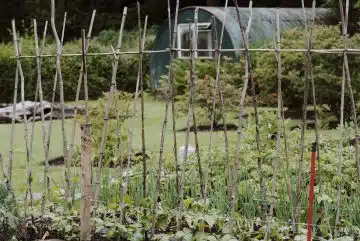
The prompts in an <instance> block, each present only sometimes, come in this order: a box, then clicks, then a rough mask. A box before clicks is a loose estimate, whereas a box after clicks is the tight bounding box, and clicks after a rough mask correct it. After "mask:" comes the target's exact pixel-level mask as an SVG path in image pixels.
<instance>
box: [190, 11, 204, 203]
mask: <svg viewBox="0 0 360 241" xmlns="http://www.w3.org/2000/svg"><path fill="white" fill-rule="evenodd" d="M198 12H199V8H196V9H195V16H194V20H195V21H194V25H195V41H194V42H195V44H194V45H195V48H194V56H193V58H191V59H190V68H191V70H190V86H191V89H192V90H193V91H192V95H191V111H192V118H193V128H194V136H195V152H196V156H197V161H198V168H199V179H200V191H201V197H202V198H203V199H204V198H205V190H204V178H203V170H202V165H201V156H200V146H199V139H198V134H197V125H196V116H195V93H196V85H195V82H196V70H195V68H196V62H195V61H196V60H195V58H196V57H195V56H197V49H198V48H197V40H198Z"/></svg>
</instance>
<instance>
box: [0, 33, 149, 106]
mask: <svg viewBox="0 0 360 241" xmlns="http://www.w3.org/2000/svg"><path fill="white" fill-rule="evenodd" d="M127 35H128V34H127V32H125V33H124V36H127ZM129 35H130V36H135V37H136V35H134V33H133V32H130V34H129ZM148 36H149V37H148V41H147V47H150V46H151V45H152V43H153V39H154V33H153V31H152V32H150V33H149V34H148ZM135 37H134V38H135ZM100 39H101V38H100ZM20 44H21V49H22V54H23V55H28V54H29V55H34V54H35V52H34V51H35V50H34V46H35V45H34V41H33V35H32V33H29V34H28V35H25V37H24V38H22V39H21V42H20ZM110 44H111V43H109V42H106V41H102V40H99V41H98V40H96V39H95V40H92V41H91V43H90V47H89V52H90V53H96V52H109V51H111V48H110V46H111V45H110ZM133 47H134V46H132V45H131V44H129V43H127V44H125V46H124V47H123V48H122V50H123V51H127V50H132V49H131V48H133ZM128 48H129V49H128ZM136 50H137V48H136ZM63 52H64V53H81V41H80V40H73V41H70V42H67V43H66V44H65V45H64V50H63ZM54 53H56V48H55V43H53V41H52V42H51V41H50V42H47V45H46V46H45V49H44V50H43V54H54ZM13 55H14V50H13V46H12V44H0V70H1V71H2V75H1V77H0V87H1V90H0V94H1V98H0V102H2V103H10V102H12V98H13V92H12V91H9V90H13V89H14V78H15V69H16V68H15V67H16V65H15V60H14V59H10V57H11V56H13ZM55 61H56V60H55V58H43V59H42V69H41V70H42V71H41V76H42V83H43V94H44V99H45V100H47V101H51V96H52V89H53V81H54V76H55V72H56V71H55ZM112 62H113V56H91V57H90V56H89V57H88V58H87V64H88V83H89V98H90V99H97V98H99V97H100V96H101V95H102V93H103V91H105V90H109V88H110V82H111V81H110V80H111V76H112ZM21 63H22V68H23V72H24V76H25V98H26V99H27V100H33V99H34V96H35V88H36V81H37V77H36V76H37V73H36V62H35V61H34V59H31V58H30V59H22V61H21ZM81 63H82V62H81V57H63V58H62V74H63V80H64V93H66V95H65V101H74V100H75V96H76V89H77V82H78V78H79V74H80V68H81ZM138 63H139V56H138V55H121V56H120V59H119V66H120V67H119V68H118V73H117V86H118V88H119V89H121V90H123V91H128V92H133V91H135V88H136V82H137V74H138ZM149 67H150V58H149V56H145V57H144V59H143V74H144V83H145V89H146V88H147V86H148V83H149V82H150V80H149V78H150V77H149V73H150V70H149ZM81 96H83V95H81Z"/></svg>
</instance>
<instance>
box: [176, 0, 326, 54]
mask: <svg viewBox="0 0 360 241" xmlns="http://www.w3.org/2000/svg"><path fill="white" fill-rule="evenodd" d="M196 8H198V9H199V12H200V11H201V10H203V11H206V12H208V13H210V14H211V15H213V16H215V17H216V18H217V20H218V21H219V22H221V23H223V22H224V17H225V8H224V7H201V6H198V7H197V6H194V7H187V8H184V9H182V10H181V11H185V10H189V9H196ZM278 10H279V17H280V28H281V29H289V28H293V27H299V26H303V25H304V13H303V9H302V8H253V9H252V14H253V16H252V23H251V28H250V36H249V37H250V42H252V43H254V42H258V41H260V42H262V41H264V39H266V38H269V37H272V36H274V31H275V26H276V12H277V11H278ZM239 14H240V19H241V23H242V25H243V26H244V27H245V28H246V26H247V23H248V21H249V17H250V9H249V8H239ZM305 14H306V18H307V19H308V20H309V19H311V17H312V9H311V8H306V9H305ZM331 14H332V10H331V9H327V8H316V11H315V20H316V22H318V23H319V22H320V23H323V22H324V21H325V20H327V19H328V18H329V16H330V15H331ZM225 29H226V31H227V33H228V34H229V35H230V37H231V40H232V42H233V45H234V48H238V47H240V46H241V42H242V39H241V33H240V28H239V22H238V18H237V13H236V8H235V7H228V8H227V9H226V20H225Z"/></svg>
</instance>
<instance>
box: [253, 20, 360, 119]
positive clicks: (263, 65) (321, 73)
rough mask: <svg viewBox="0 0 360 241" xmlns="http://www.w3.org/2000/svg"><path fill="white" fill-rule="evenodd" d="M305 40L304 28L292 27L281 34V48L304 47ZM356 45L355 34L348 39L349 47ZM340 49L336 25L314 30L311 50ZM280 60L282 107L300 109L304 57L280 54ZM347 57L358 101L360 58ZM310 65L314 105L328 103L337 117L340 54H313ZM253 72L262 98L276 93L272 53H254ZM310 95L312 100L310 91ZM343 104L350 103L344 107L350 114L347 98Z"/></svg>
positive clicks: (305, 63) (341, 60)
mask: <svg viewBox="0 0 360 241" xmlns="http://www.w3.org/2000/svg"><path fill="white" fill-rule="evenodd" d="M305 38H306V35H305V31H304V30H303V29H299V28H295V29H291V30H287V31H284V32H283V34H282V40H281V48H304V47H305V44H304V43H305V42H306V39H305ZM359 45H360V35H359V34H356V35H354V36H352V37H351V39H350V41H349V44H348V47H349V48H356V47H357V48H358V47H359ZM343 47H344V46H343V43H342V41H341V39H340V31H339V28H338V27H337V26H316V27H315V28H314V30H313V48H315V49H331V48H337V49H338V48H340V49H341V48H343ZM281 57H282V90H283V98H284V104H285V105H286V106H290V107H293V108H299V107H301V106H302V103H303V93H304V81H305V78H306V69H307V62H306V61H307V58H306V56H305V55H304V54H302V53H282V54H281ZM348 58H349V66H350V71H351V77H352V79H353V81H352V85H353V89H354V92H355V99H358V97H360V96H359V93H358V92H357V91H356V90H357V89H358V88H359V87H360V84H359V82H358V81H357V80H358V79H359V77H360V72H359V71H358V68H357V66H358V65H359V64H360V58H359V57H358V56H355V55H348ZM312 64H313V75H314V81H315V85H316V100H317V103H318V104H320V105H321V104H327V105H328V106H329V107H330V110H331V111H332V112H333V113H335V114H338V113H339V107H340V94H341V93H340V90H341V81H342V66H343V58H342V55H341V54H338V55H336V54H328V55H325V54H313V57H312ZM254 72H255V74H256V81H257V83H258V84H259V88H260V91H261V96H262V97H266V96H268V95H269V94H273V93H277V77H276V58H275V54H274V53H257V54H254ZM309 93H310V94H309V96H310V97H311V92H309ZM309 99H311V98H309ZM346 101H347V102H346V103H349V104H348V105H346V106H347V113H350V107H351V105H350V99H349V98H348V97H347V100H346ZM309 103H310V102H309ZM348 116H349V115H348Z"/></svg>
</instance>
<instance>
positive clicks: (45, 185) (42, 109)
mask: <svg viewBox="0 0 360 241" xmlns="http://www.w3.org/2000/svg"><path fill="white" fill-rule="evenodd" d="M46 29H47V27H46V25H45V30H44V36H45V35H46V32H45V31H46ZM34 40H35V51H36V55H37V56H38V58H36V70H37V84H36V86H37V87H36V89H37V91H36V93H35V102H36V101H37V92H38V93H39V99H40V116H41V127H42V141H43V148H44V154H45V152H46V124H45V117H44V108H43V102H44V99H43V91H42V81H41V59H40V48H39V40H38V33H37V22H36V19H34ZM44 41H45V40H43V42H44ZM32 121H33V122H32V124H33V126H32V130H31V131H32V133H31V145H30V146H31V147H30V152H32V146H33V138H34V126H35V111H34V116H33V120H32ZM47 165H48V163H45V166H47ZM46 179H47V168H46V167H45V168H44V191H43V194H42V202H41V213H42V215H44V213H45V202H46V191H47V181H46Z"/></svg>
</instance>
